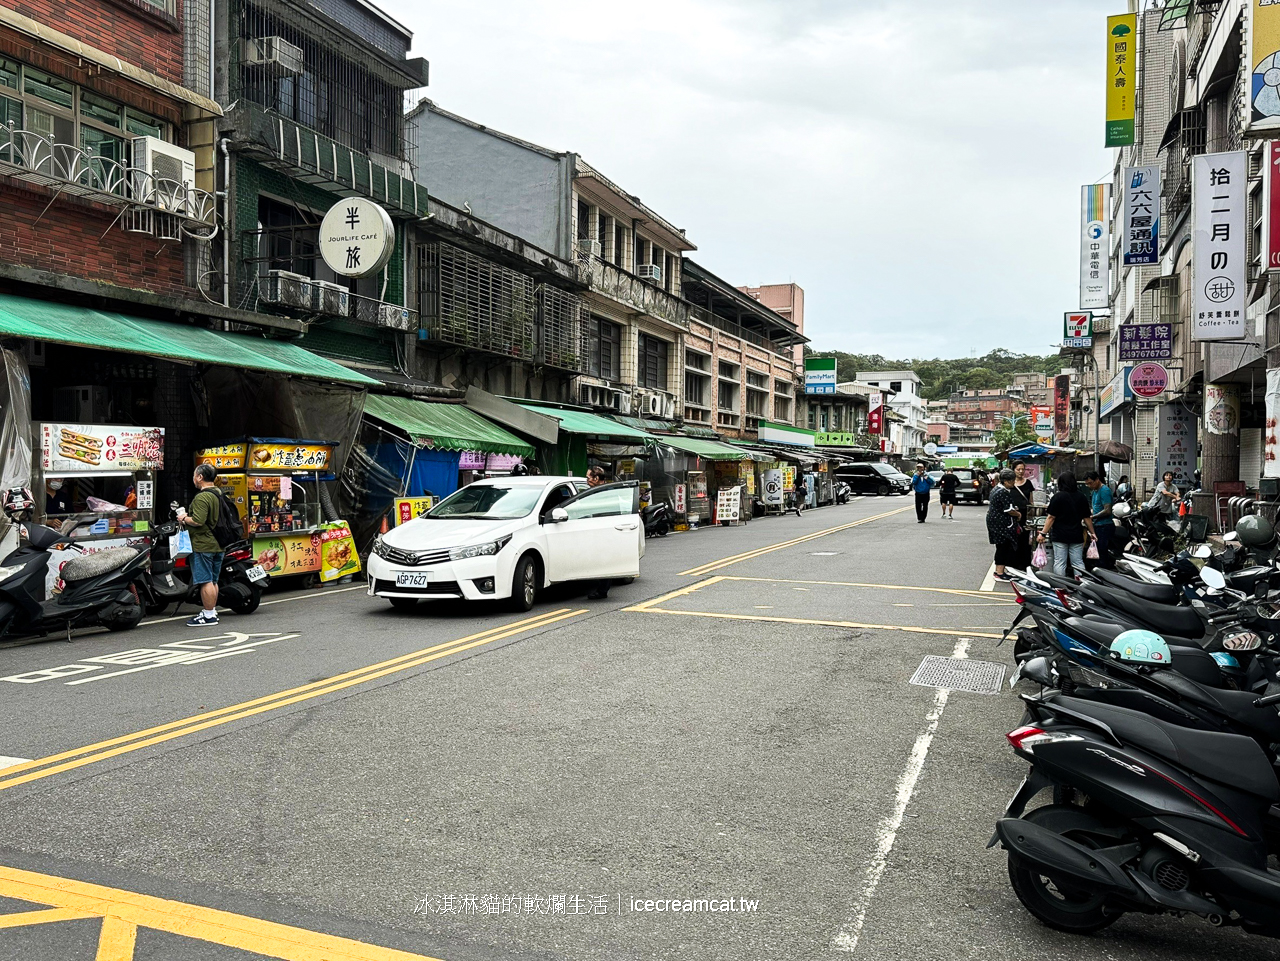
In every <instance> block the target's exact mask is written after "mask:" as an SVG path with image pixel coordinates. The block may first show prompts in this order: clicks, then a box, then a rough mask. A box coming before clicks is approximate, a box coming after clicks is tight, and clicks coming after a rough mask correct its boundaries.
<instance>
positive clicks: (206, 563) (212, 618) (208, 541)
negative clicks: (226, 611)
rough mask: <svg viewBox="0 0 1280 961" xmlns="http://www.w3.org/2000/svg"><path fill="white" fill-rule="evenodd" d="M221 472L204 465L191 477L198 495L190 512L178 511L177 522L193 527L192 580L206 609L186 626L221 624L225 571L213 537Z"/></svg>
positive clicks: (219, 497) (218, 508)
mask: <svg viewBox="0 0 1280 961" xmlns="http://www.w3.org/2000/svg"><path fill="white" fill-rule="evenodd" d="M217 476H218V472H217V471H215V470H214V469H213V465H211V464H201V465H200V466H199V467H197V468H196V472H195V474H194V475H192V478H191V480H192V482H193V483H194V484H195V485H196V487H197V488H198V493H197V494H196V496H195V497H194V498H193V499H192V501H191V512H190V513H187V512H186V511H185V510H183V509H182V508H181V507H179V508H178V522H179V523H180V524H184V525H185V526H187V527H189V528H191V560H190V564H191V580H192V583H194V584H197V585H199V587H200V602H201V604H202V605H203V609H202V610H201V611H200V613H199V614H197V615H196V616H195V617H193V618H191V620H189V621H187V627H209V626H212V625H214V624H217V623H218V574H219V572H220V571H221V570H222V545H221V544H219V543H218V539H217V538H216V537H214V536H213V527H214V525H215V524H217V523H218V512H219V510H220V509H221V507H222V496H221V495H220V494H219V493H218V490H217V488H216V487H214V484H213V479H214V478H215V477H217Z"/></svg>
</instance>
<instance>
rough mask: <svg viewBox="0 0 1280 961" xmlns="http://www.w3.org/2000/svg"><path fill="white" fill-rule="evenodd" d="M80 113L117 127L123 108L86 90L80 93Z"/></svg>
mask: <svg viewBox="0 0 1280 961" xmlns="http://www.w3.org/2000/svg"><path fill="white" fill-rule="evenodd" d="M80 113H81V115H83V116H85V117H88V118H89V119H90V120H96V121H98V122H99V123H105V124H109V125H110V126H112V127H118V126H120V121H121V119H122V116H123V114H124V108H123V107H121V106H120V104H118V103H112V102H111V101H110V100H107V99H105V98H103V97H99V96H97V95H96V94H92V93H89V92H88V91H87V90H86V91H82V92H81V93H80Z"/></svg>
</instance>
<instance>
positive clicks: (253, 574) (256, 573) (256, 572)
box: [244, 564, 267, 584]
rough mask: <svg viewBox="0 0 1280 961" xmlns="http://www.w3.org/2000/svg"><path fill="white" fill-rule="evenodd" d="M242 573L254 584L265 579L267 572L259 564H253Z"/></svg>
mask: <svg viewBox="0 0 1280 961" xmlns="http://www.w3.org/2000/svg"><path fill="white" fill-rule="evenodd" d="M244 573H245V577H247V578H249V580H251V581H253V583H255V584H257V583H258V582H259V581H265V580H266V579H267V572H266V571H265V570H264V569H263V567H262V565H261V564H255V565H254V566H253V567H251V568H249V569H248V570H247V571H245V572H244Z"/></svg>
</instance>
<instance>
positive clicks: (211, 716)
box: [0, 608, 586, 790]
mask: <svg viewBox="0 0 1280 961" xmlns="http://www.w3.org/2000/svg"><path fill="white" fill-rule="evenodd" d="M583 613H586V612H585V611H573V610H571V609H569V608H561V609H560V610H556V611H550V612H548V613H546V614H539V615H537V616H536V617H529V618H525V619H523V620H519V621H513V622H511V623H509V624H501V625H498V626H497V627H493V628H490V629H489V630H486V631H481V632H479V633H478V634H471V635H468V636H467V637H461V638H456V639H454V640H451V641H445V642H442V643H440V644H436V645H434V646H432V647H427V648H423V649H422V650H420V651H413V652H411V653H409V654H402V655H400V656H399V657H394V658H391V659H390V660H386V661H381V662H379V663H377V664H370V665H368V666H366V667H361V668H356V669H355V670H352V671H347V672H346V673H344V674H337V675H335V676H334V677H330V678H325V679H324V680H321V681H312V682H311V683H309V684H304V685H302V686H300V687H295V688H290V689H289V690H286V691H277V692H275V693H273V694H267V695H264V696H263V697H258V698H254V699H253V700H250V701H243V702H241V703H239V704H232V705H230V706H229V707H224V708H219V709H218V710H216V711H208V712H206V713H204V714H197V715H194V716H192V717H186V718H180V719H178V720H176V721H169V722H167V723H165V724H160V725H157V726H155V727H151V728H146V729H144V730H141V731H135V732H133V733H131V734H124V735H121V736H120V737H115V738H111V739H109V740H106V741H98V742H96V743H94V744H86V745H84V746H83V747H78V748H74V749H72V750H70V751H63V752H61V753H59V754H53V755H50V756H48V757H43V758H36V759H35V760H31V761H25V762H22V763H19V764H15V765H13V766H12V767H6V768H3V769H0V790H4V789H5V788H6V787H12V786H13V785H12V784H10V783H9V781H10V779H11V778H12V777H13V776H14V775H17V774H20V773H22V772H26V771H30V770H32V769H35V768H41V767H44V766H45V765H48V764H54V763H56V762H59V761H64V760H67V759H69V758H74V757H77V756H79V755H83V754H88V753H91V752H94V751H100V750H103V749H106V748H111V747H115V746H117V745H121V744H126V743H128V742H130V741H134V740H137V739H138V738H144V737H150V736H151V735H156V734H161V733H164V732H169V731H173V730H174V729H177V728H183V729H185V728H187V727H188V726H190V725H194V724H197V723H199V722H209V723H208V724H207V725H205V726H213V724H219V723H225V721H227V720H231V719H232V718H229V717H227V715H231V714H236V712H244V711H246V710H249V709H256V710H252V711H251V713H258V711H260V710H261V711H265V710H270V709H272V708H273V707H278V706H283V703H290V704H292V703H296V701H299V700H306V699H307V698H309V697H317V696H320V695H322V694H326V693H330V692H331V691H332V690H340V689H341V688H343V687H349V686H351V685H352V684H359V683H362V682H363V681H364V680H371V679H373V678H375V677H382V676H384V675H386V674H390V673H394V672H395V671H398V670H404V669H406V668H409V667H414V666H417V665H418V664H420V663H424V661H423V660H421V659H422V658H424V656H426V655H430V656H429V657H426V660H434V659H435V658H436V657H444V656H446V655H448V654H451V653H455V652H456V651H458V650H466V649H468V648H470V647H474V646H476V645H477V644H484V643H488V642H489V641H494V640H502V639H504V638H507V637H510V636H512V635H515V634H520V633H523V632H525V631H532V630H538V629H540V628H542V627H544V626H546V625H549V624H554V623H557V622H559V621H561V620H566V619H568V618H569V617H576V616H577V615H578V614H583ZM467 642H471V643H467ZM464 644H465V647H459V646H458V645H464ZM371 672H377V673H371ZM339 682H341V683H340V684H339ZM334 685H339V686H337V687H335V686H334ZM284 698H289V699H290V700H288V701H287V702H284V701H282V699H284ZM237 716H248V715H246V714H243V713H241V714H238V715H237ZM180 733H181V732H180ZM77 766H78V765H77ZM59 770H62V768H60V769H59ZM39 776H44V775H43V774H41V775H39ZM30 780H34V778H30Z"/></svg>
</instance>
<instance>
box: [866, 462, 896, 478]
mask: <svg viewBox="0 0 1280 961" xmlns="http://www.w3.org/2000/svg"><path fill="white" fill-rule="evenodd" d="M871 469H872V470H873V471H876V472H877V473H880V474H884V475H885V476H886V477H888V476H889V475H890V474H897V473H898V468H896V467H894V466H893V465H892V464H878V463H877V464H872V465H871Z"/></svg>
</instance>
